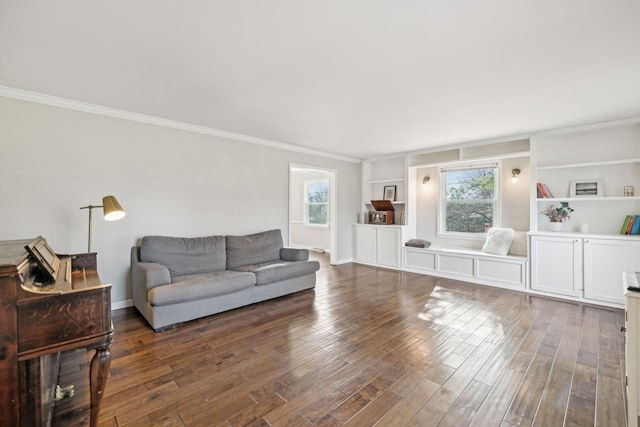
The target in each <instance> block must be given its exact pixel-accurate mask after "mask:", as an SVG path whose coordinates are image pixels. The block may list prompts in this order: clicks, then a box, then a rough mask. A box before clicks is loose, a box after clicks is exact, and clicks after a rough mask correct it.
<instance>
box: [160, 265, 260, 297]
mask: <svg viewBox="0 0 640 427" xmlns="http://www.w3.org/2000/svg"><path fill="white" fill-rule="evenodd" d="M255 283H256V278H255V275H253V274H251V273H242V272H237V271H228V270H222V271H214V272H209V273H201V274H193V275H190V276H182V277H178V278H176V279H175V280H174V281H173V283H171V284H169V285H163V286H156V287H155V288H153V289H151V290H150V291H149V292H148V300H149V303H150V304H151V305H168V304H176V303H181V302H187V301H194V300H201V299H206V298H211V297H216V296H219V295H225V294H230V293H232V292H237V291H241V290H243V289H247V288H250V287H252V286H254V285H255Z"/></svg>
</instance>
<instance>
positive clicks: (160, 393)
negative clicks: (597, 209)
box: [100, 255, 625, 427]
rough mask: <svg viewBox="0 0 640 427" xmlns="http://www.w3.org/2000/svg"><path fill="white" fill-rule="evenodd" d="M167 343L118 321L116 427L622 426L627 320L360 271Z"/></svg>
mask: <svg viewBox="0 0 640 427" xmlns="http://www.w3.org/2000/svg"><path fill="white" fill-rule="evenodd" d="M315 256H317V257H320V259H321V260H322V268H321V271H320V272H319V274H318V281H317V287H316V289H315V291H307V292H303V293H299V294H295V295H292V296H288V297H284V298H279V299H276V300H273V301H269V302H265V303H260V304H256V305H253V306H250V307H245V308H242V309H238V310H234V311H231V312H227V313H222V314H219V315H215V316H211V317H208V318H205V319H201V320H197V321H193V322H189V323H185V324H182V325H180V326H179V327H177V328H175V329H171V330H167V331H164V332H160V333H154V332H153V331H152V330H151V329H150V328H149V327H148V326H147V325H146V323H145V322H144V321H143V319H142V318H141V317H140V316H139V315H138V314H137V313H136V312H135V310H133V309H125V310H118V311H115V312H114V324H115V327H116V339H115V343H114V345H113V347H112V355H113V361H112V364H111V375H110V378H109V381H108V383H107V389H106V393H105V397H104V400H103V404H102V410H101V414H100V425H101V426H102V427H107V426H119V427H124V426H213V425H223V426H241V425H243V426H244V425H250V426H268V425H273V426H310V425H318V426H338V425H345V426H369V425H378V426H404V425H407V426H413V425H417V426H418V425H419V426H467V425H471V426H503V427H508V426H545V427H547V426H593V425H596V426H614V427H615V426H624V425H625V406H624V405H625V394H624V387H623V377H624V335H623V334H622V333H621V332H620V328H621V326H623V323H624V318H623V316H624V312H623V310H617V309H608V308H599V307H595V306H587V305H582V304H576V303H570V302H563V301H560V300H554V299H549V298H543V297H537V296H531V295H526V294H523V293H518V292H513V291H506V290H502V289H498V288H492V287H488V286H480V285H473V284H469V283H464V282H458V281H454V280H445V279H439V278H434V277H430V276H423V275H418V274H411V273H404V272H396V271H390V270H384V269H378V268H373V267H367V266H361V265H357V264H347V265H342V266H337V267H332V266H329V265H328V264H327V262H326V259H325V258H324V256H320V255H315Z"/></svg>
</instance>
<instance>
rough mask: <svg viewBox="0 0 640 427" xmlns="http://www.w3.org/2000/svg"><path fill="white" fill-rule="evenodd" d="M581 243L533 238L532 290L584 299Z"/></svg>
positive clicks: (552, 238) (572, 240) (541, 237)
mask: <svg viewBox="0 0 640 427" xmlns="http://www.w3.org/2000/svg"><path fill="white" fill-rule="evenodd" d="M581 285H582V239H576V238H573V237H548V236H532V237H531V289H535V290H538V291H545V292H553V293H556V294H562V295H569V296H576V297H579V296H582V286H581Z"/></svg>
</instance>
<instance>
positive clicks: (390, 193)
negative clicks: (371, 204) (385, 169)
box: [382, 185, 396, 202]
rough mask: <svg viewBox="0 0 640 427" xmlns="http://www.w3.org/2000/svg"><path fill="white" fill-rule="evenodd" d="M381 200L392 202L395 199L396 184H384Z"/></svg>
mask: <svg viewBox="0 0 640 427" xmlns="http://www.w3.org/2000/svg"><path fill="white" fill-rule="evenodd" d="M382 199H383V200H390V201H392V202H395V201H396V186H395V185H385V186H384V194H383V196H382Z"/></svg>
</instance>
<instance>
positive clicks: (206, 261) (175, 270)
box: [140, 236, 227, 279]
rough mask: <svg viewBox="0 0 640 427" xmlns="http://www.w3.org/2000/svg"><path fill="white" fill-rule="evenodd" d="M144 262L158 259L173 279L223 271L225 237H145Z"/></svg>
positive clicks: (141, 249)
mask: <svg viewBox="0 0 640 427" xmlns="http://www.w3.org/2000/svg"><path fill="white" fill-rule="evenodd" d="M140 260H141V261H142V262H155V263H158V264H160V265H164V266H165V267H167V269H168V270H169V274H170V275H171V278H172V279H173V278H174V277H179V276H184V275H187V274H199V273H207V272H211V271H220V270H224V269H225V268H226V265H227V259H226V252H225V239H224V236H209V237H195V238H184V237H167V236H145V237H143V238H142V245H141V247H140Z"/></svg>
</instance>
